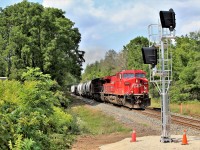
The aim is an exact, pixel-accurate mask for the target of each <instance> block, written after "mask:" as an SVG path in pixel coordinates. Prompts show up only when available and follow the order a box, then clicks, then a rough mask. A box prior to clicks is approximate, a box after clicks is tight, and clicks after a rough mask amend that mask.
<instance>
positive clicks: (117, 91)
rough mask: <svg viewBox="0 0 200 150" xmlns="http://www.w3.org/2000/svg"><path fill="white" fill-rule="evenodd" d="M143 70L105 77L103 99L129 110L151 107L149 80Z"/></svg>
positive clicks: (122, 72)
mask: <svg viewBox="0 0 200 150" xmlns="http://www.w3.org/2000/svg"><path fill="white" fill-rule="evenodd" d="M145 75H146V73H145V72H144V71H142V70H124V71H121V72H118V73H117V74H116V75H115V76H108V77H105V78H104V80H105V81H106V83H105V84H103V91H102V93H101V99H102V100H103V101H108V102H111V103H114V104H118V105H124V106H127V107H129V108H145V107H147V106H150V98H149V94H148V93H149V90H148V80H147V79H146V77H145Z"/></svg>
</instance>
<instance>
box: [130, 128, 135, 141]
mask: <svg viewBox="0 0 200 150" xmlns="http://www.w3.org/2000/svg"><path fill="white" fill-rule="evenodd" d="M131 142H136V132H135V130H134V129H133V132H132V138H131Z"/></svg>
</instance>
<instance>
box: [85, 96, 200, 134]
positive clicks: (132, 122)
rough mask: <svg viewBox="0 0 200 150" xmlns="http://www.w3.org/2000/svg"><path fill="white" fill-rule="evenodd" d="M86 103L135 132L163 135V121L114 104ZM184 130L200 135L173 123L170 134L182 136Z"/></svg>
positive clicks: (199, 132) (91, 101) (90, 101)
mask: <svg viewBox="0 0 200 150" xmlns="http://www.w3.org/2000/svg"><path fill="white" fill-rule="evenodd" d="M84 101H86V102H88V101H89V104H90V105H92V107H93V108H97V109H99V110H101V111H102V112H104V113H106V114H108V115H111V116H113V117H115V118H116V119H117V120H119V121H120V122H122V123H124V124H126V125H127V126H130V127H132V128H133V129H135V130H138V129H139V131H140V130H141V128H142V130H144V127H145V128H147V130H148V129H149V130H152V131H155V135H160V134H161V125H162V122H161V120H158V119H155V118H150V117H148V116H145V115H143V114H141V113H139V111H141V110H128V109H125V108H120V107H117V106H113V105H112V104H106V103H98V102H95V101H93V100H88V99H84ZM141 125H142V126H141ZM137 128H138V129H137ZM184 130H187V134H188V135H190V136H199V135H200V131H197V130H193V129H191V128H186V127H183V126H180V125H175V124H173V122H172V123H171V126H170V134H173V135H182V134H183V133H184V132H183V131H184ZM147 135H148V134H147Z"/></svg>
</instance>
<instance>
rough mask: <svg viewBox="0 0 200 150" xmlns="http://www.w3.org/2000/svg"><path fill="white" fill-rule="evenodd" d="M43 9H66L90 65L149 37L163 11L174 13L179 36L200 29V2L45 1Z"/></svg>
mask: <svg viewBox="0 0 200 150" xmlns="http://www.w3.org/2000/svg"><path fill="white" fill-rule="evenodd" d="M43 5H44V6H45V7H57V8H60V9H63V10H64V11H65V12H66V17H67V18H69V19H70V20H72V21H73V22H75V26H76V27H78V28H79V31H80V33H81V36H82V41H81V43H80V49H81V50H85V51H86V55H85V59H86V63H91V62H93V61H96V60H100V59H101V58H102V57H104V55H105V51H107V50H109V49H110V48H113V47H117V49H115V50H120V49H122V48H123V45H122V43H123V44H124V43H125V44H128V42H129V41H130V40H131V39H133V38H134V37H136V36H144V35H145V36H146V35H148V31H147V27H148V25H149V24H152V23H158V22H159V11H160V10H169V9H170V8H173V9H174V11H175V13H176V22H177V26H176V31H177V35H185V34H187V33H189V32H192V31H196V30H199V27H200V21H199V20H200V1H199V0H185V1H182V0H163V1H159V0H151V1H149V0H143V1H140V0H126V1H124V0H104V1H102V0H43ZM144 33H145V34H144ZM116 41H118V42H116ZM119 41H121V42H119ZM97 52H98V53H97ZM91 56H92V57H91Z"/></svg>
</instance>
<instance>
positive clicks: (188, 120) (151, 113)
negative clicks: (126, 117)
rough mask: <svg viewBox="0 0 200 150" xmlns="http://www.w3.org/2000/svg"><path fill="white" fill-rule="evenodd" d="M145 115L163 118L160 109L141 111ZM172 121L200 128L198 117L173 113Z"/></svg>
mask: <svg viewBox="0 0 200 150" xmlns="http://www.w3.org/2000/svg"><path fill="white" fill-rule="evenodd" d="M141 113H143V114H144V115H148V116H150V117H153V118H157V119H161V113H160V111H159V109H152V108H151V109H148V108H147V109H146V110H145V111H143V112H141ZM171 121H172V123H175V124H178V125H182V126H185V127H190V128H193V129H197V130H200V119H197V118H193V117H191V118H188V117H184V116H177V115H173V114H171Z"/></svg>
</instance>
